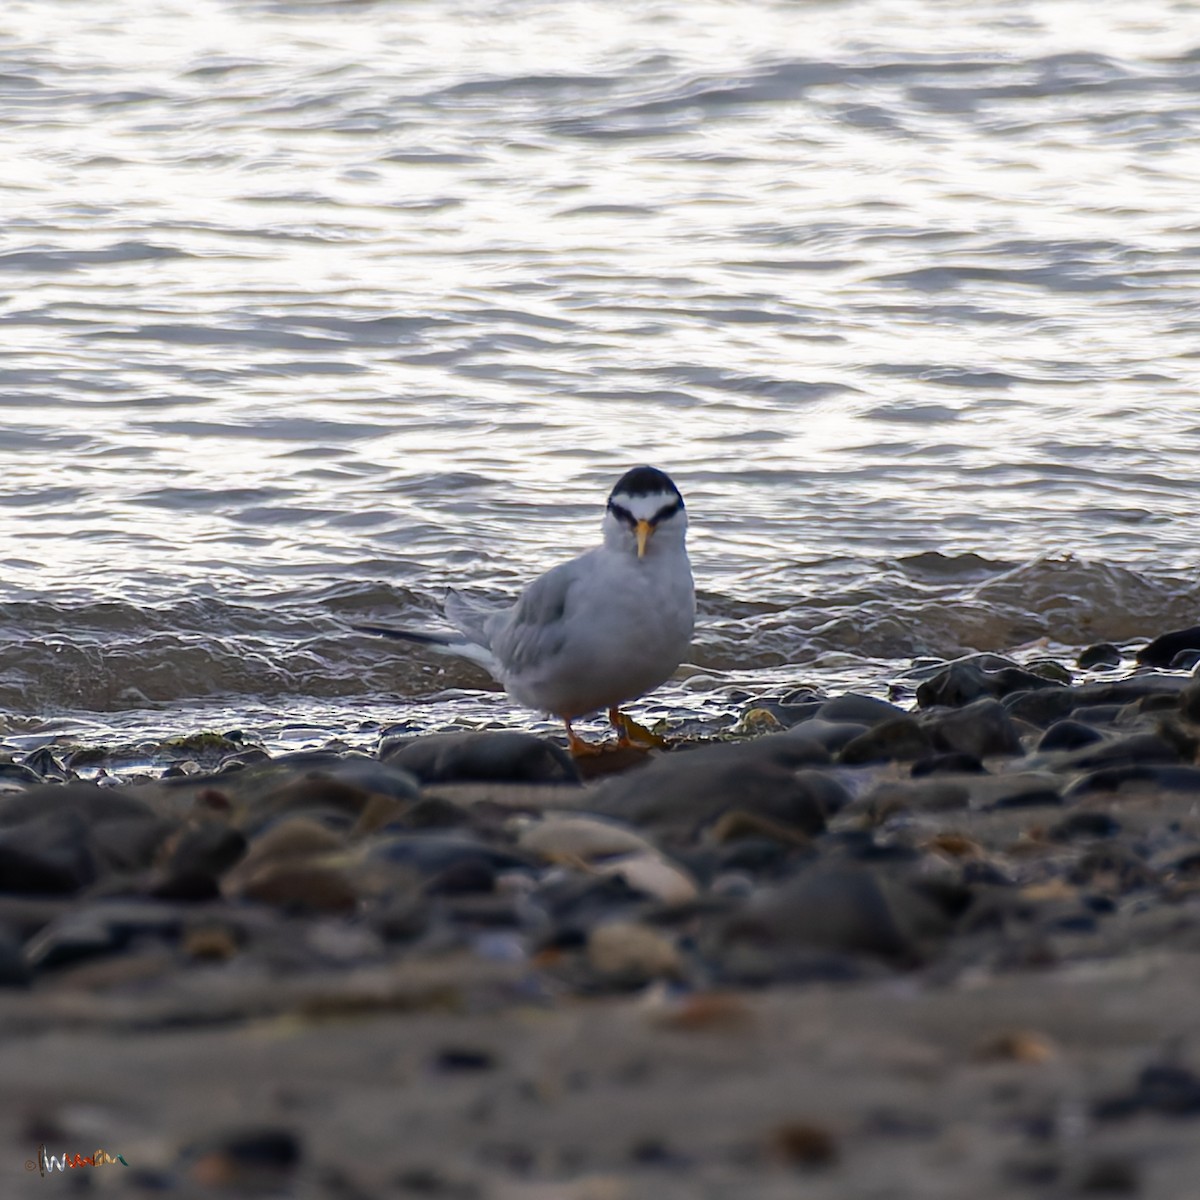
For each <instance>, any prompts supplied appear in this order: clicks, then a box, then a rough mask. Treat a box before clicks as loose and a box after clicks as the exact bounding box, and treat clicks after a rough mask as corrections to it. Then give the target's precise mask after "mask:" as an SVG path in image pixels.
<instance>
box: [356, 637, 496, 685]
mask: <svg viewBox="0 0 1200 1200" xmlns="http://www.w3.org/2000/svg"><path fill="white" fill-rule="evenodd" d="M350 628H351V629H353V630H355V632H357V633H373V634H375V635H376V636H378V637H385V638H393V639H395V640H396V641H399V642H413V643H415V644H416V645H418V646H428V647H429V648H430V649H431V650H436V651H438V652H439V653H440V654H453V655H456V656H457V657H459V658H469V659H470V660H471V661H472V662H477V663H479V665H480V666H482V667H484V668H486V669H487V670H488V671H491V672H492V673H493V674H494V673H495V670H496V660H495V658H494V657H493V656H492V652H491V651H490V650H489V649H488V648H487V647H486V646H481V645H479V644H478V642H473V641H471V640H470V639H469V638H467V637H465V636H464V635H463V634H461V633H419V632H418V631H417V630H415V629H397V628H396V627H395V626H393V625H351V626H350Z"/></svg>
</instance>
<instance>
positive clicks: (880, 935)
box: [722, 865, 949, 966]
mask: <svg viewBox="0 0 1200 1200" xmlns="http://www.w3.org/2000/svg"><path fill="white" fill-rule="evenodd" d="M948 932H949V925H948V922H947V921H946V919H945V916H944V915H943V914H942V913H940V912H939V911H938V910H937V908H936V906H935V905H933V904H932V903H930V902H929V901H928V900H927V899H926V898H925V897H923V896H921V895H919V894H918V893H917V892H915V891H914V890H912V889H911V888H909V887H908V886H907V885H906V884H903V883H901V882H899V881H897V880H893V879H890V878H888V877H886V876H884V875H883V874H881V873H880V872H878V871H872V870H870V869H867V868H865V867H856V866H823V865H822V866H815V867H812V868H810V869H808V870H803V871H801V872H800V874H799V875H797V876H796V877H795V878H793V879H790V880H788V881H787V882H786V883H784V884H782V885H780V886H779V887H775V888H771V889H768V890H767V891H765V892H763V893H760V894H758V895H756V896H754V897H752V898H751V899H750V900H749V901H748V902H747V903H746V904H745V905H744V906H743V908H742V909H741V911H740V912H738V913H737V914H736V915H735V916H733V917H731V918H730V919H729V920H728V921H727V922H726V923H725V925H724V928H723V930H722V940H723V941H724V942H725V943H727V944H728V943H730V942H736V941H741V940H747V941H750V942H753V943H757V944H759V945H766V946H770V947H775V948H792V947H796V946H803V947H807V948H810V949H819V950H829V951H837V952H840V953H845V954H851V955H859V954H862V955H868V956H871V957H875V958H881V959H884V960H886V961H888V962H891V963H893V964H895V965H900V966H913V965H916V964H917V963H920V962H922V961H924V960H925V959H926V958H927V957H928V954H929V951H930V949H931V948H932V943H934V942H936V941H937V940H939V939H940V938H942V937H944V936H945V935H946V934H947V933H948Z"/></svg>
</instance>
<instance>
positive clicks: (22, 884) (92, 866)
mask: <svg viewBox="0 0 1200 1200" xmlns="http://www.w3.org/2000/svg"><path fill="white" fill-rule="evenodd" d="M96 875H97V864H96V856H95V854H94V853H93V851H92V846H91V841H90V838H89V836H88V827H87V822H86V821H85V820H84V819H83V818H82V817H81V816H80V815H79V814H78V813H76V812H71V811H70V810H60V811H57V812H53V811H52V812H48V813H46V814H45V815H44V816H41V817H34V818H32V819H29V820H26V821H24V822H23V823H22V824H20V825H14V826H10V827H9V828H7V829H4V830H3V831H0V892H28V893H34V894H46V893H70V892H77V891H79V889H80V888H84V887H87V885H88V884H90V883H92V882H93V881H94V880H95V878H96Z"/></svg>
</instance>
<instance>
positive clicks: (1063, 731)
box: [1037, 718, 1104, 754]
mask: <svg viewBox="0 0 1200 1200" xmlns="http://www.w3.org/2000/svg"><path fill="white" fill-rule="evenodd" d="M1103 740H1104V734H1102V733H1101V732H1100V731H1099V730H1098V729H1096V728H1095V727H1094V726H1092V725H1085V724H1084V723H1083V722H1082V721H1075V720H1071V719H1070V718H1067V719H1065V720H1062V721H1055V722H1054V724H1053V725H1051V726H1050V728H1049V729H1047V730H1046V732H1045V733H1044V734H1042V737H1041V740H1040V741H1039V742H1038V744H1037V752H1038V753H1039V754H1047V753H1049V752H1051V751H1054V750H1079V749H1081V748H1082V747H1084V746H1094V745H1095V744H1096V743H1097V742H1102V741H1103Z"/></svg>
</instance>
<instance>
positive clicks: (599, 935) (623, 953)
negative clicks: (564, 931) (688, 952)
mask: <svg viewBox="0 0 1200 1200" xmlns="http://www.w3.org/2000/svg"><path fill="white" fill-rule="evenodd" d="M587 960H588V964H589V965H590V966H591V968H592V969H593V970H594V971H595V972H596V973H597V974H598V975H600V976H601V977H603V978H604V979H605V980H606V981H608V982H610V983H615V984H619V985H623V986H629V987H640V986H642V985H644V984H646V983H648V982H650V981H651V980H654V979H670V978H677V977H679V976H681V975H682V973H683V960H682V958H681V956H680V954H679V951H678V949H677V948H676V946H675V943H674V942H673V941H672V940H671V939H670V938H669V937H667V936H666V935H665V934H662V933H660V932H659V931H658V930H656V929H651V928H649V926H646V925H640V924H636V923H634V922H632V921H610V922H605V923H604V924H601V925H597V926H596V927H595V928H594V929H593V930H592V931H591V933H590V934H589V935H588V941H587Z"/></svg>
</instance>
